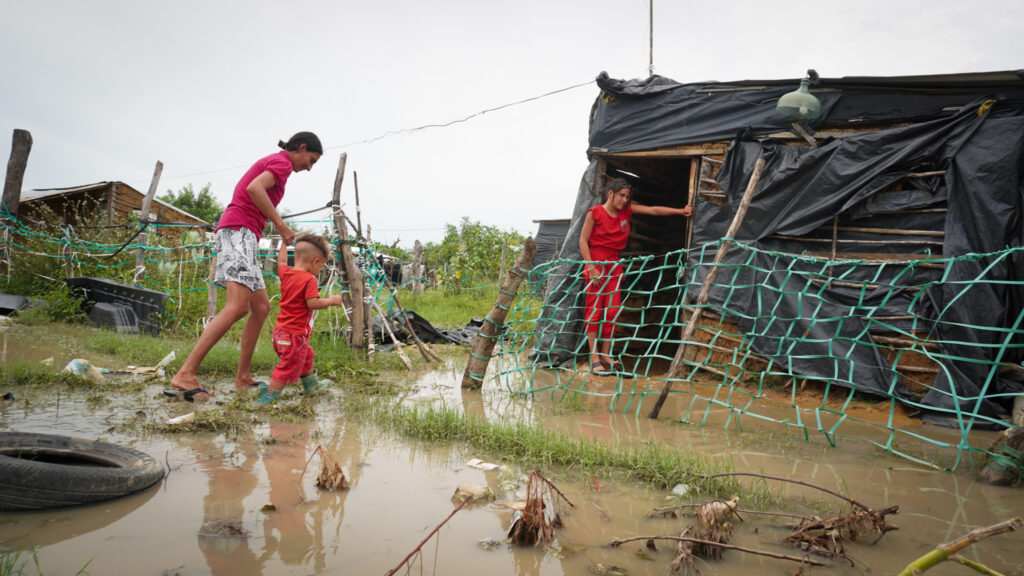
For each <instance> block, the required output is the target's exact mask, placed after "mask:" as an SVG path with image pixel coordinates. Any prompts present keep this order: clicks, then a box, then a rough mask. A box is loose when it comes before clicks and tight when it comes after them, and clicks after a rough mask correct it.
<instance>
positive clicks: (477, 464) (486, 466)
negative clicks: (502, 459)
mask: <svg viewBox="0 0 1024 576" xmlns="http://www.w3.org/2000/svg"><path fill="white" fill-rule="evenodd" d="M466 466H469V467H470V468H476V469H478V470H483V471H485V472H487V471H490V470H497V469H498V465H497V464H491V463H490V462H484V461H483V460H481V459H479V458H473V459H472V460H470V461H469V462H466Z"/></svg>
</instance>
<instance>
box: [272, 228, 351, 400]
mask: <svg viewBox="0 0 1024 576" xmlns="http://www.w3.org/2000/svg"><path fill="white" fill-rule="evenodd" d="M294 253H295V267H294V268H293V267H291V266H288V246H287V244H285V243H282V244H281V249H280V250H279V251H278V253H277V274H278V276H279V277H280V278H281V311H280V312H279V313H278V315H277V323H276V324H275V325H274V332H273V339H274V352H277V356H278V358H280V359H281V362H280V363H279V364H278V365H277V366H275V367H274V373H273V374H272V376H271V379H270V384H269V385H267V384H261V385H260V387H259V396H258V397H257V401H258V402H259V403H260V404H270V403H272V402H275V401H277V399H278V397H279V396H280V395H281V390H283V389H284V387H285V385H286V384H291V383H293V382H299V381H301V382H302V391H303V393H305V394H309V393H311V392H313V391H315V390H317V389H319V388H320V382H319V380H318V379H317V376H316V370H315V369H314V368H313V348H312V347H311V346H310V345H309V335H310V333H311V332H312V330H313V319H314V317H315V315H314V314H313V311H314V310H320V309H322V308H327V307H328V306H341V305H342V301H341V296H331V297H330V298H321V297H320V289H319V287H318V286H317V275H318V274H320V269H321V268H323V265H324V262H326V261H327V256H328V254H329V250H328V247H327V241H326V240H324V239H323V237H322V236H317V235H315V234H303V235H301V236H299V237H298V238H296V239H295V252H294Z"/></svg>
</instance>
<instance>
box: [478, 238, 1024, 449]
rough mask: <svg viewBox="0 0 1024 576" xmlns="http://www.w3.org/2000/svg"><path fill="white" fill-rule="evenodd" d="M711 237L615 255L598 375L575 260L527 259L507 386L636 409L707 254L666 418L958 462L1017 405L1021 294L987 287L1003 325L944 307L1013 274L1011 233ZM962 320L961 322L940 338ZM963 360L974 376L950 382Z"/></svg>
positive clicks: (658, 386)
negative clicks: (906, 255)
mask: <svg viewBox="0 0 1024 576" xmlns="http://www.w3.org/2000/svg"><path fill="white" fill-rule="evenodd" d="M721 245H722V241H719V242H717V243H712V244H709V245H706V246H703V247H701V248H697V249H694V250H692V251H686V250H680V251H676V252H671V253H668V254H664V255H658V256H643V257H635V258H630V259H626V260H623V261H621V266H622V268H623V270H624V273H623V278H622V281H621V288H620V293H621V299H622V302H623V305H622V309H621V312H620V314H619V315H618V317H617V318H616V319H615V321H614V322H615V326H616V329H615V332H614V336H613V337H612V338H611V339H610V341H611V354H612V356H613V357H614V358H616V359H619V360H621V361H622V363H623V365H624V370H623V372H622V373H619V374H615V375H612V376H608V375H600V374H595V373H593V372H591V371H590V367H589V364H590V361H589V357H588V351H589V347H588V344H587V341H586V337H585V333H584V327H583V323H582V318H583V316H584V303H585V298H586V294H585V290H584V283H585V280H584V278H583V276H582V264H583V263H582V262H578V261H569V260H555V261H552V262H549V263H547V264H544V265H542V266H539V267H537V268H535V269H534V270H533V271H532V272H531V277H532V279H533V282H531V283H529V285H527V284H526V283H524V285H523V287H522V288H521V289H520V292H521V294H520V297H519V298H518V299H517V301H516V304H515V306H514V307H513V308H512V309H511V310H510V312H509V314H508V317H507V320H506V326H505V332H504V338H503V339H502V340H501V347H500V352H499V353H497V354H496V356H497V359H498V367H497V377H498V378H499V379H500V380H501V381H502V382H503V383H504V385H505V386H506V387H507V389H508V390H509V391H510V392H512V393H524V394H537V393H541V392H543V393H547V394H551V395H552V396H554V397H556V398H559V399H560V398H565V397H573V398H580V397H583V398H586V397H592V398H593V399H601V400H602V401H603V402H605V403H607V406H608V409H609V410H612V411H621V412H624V413H632V414H636V415H637V416H644V417H646V416H647V415H648V414H649V412H650V410H651V409H652V407H653V405H654V403H655V401H656V398H657V396H658V395H659V394H660V393H661V390H662V389H663V388H664V387H665V385H666V383H667V382H668V380H667V379H666V377H665V375H666V373H667V371H668V368H669V365H670V362H671V360H672V359H673V357H674V355H675V353H676V352H677V350H678V349H679V346H680V344H681V343H682V341H681V337H682V334H683V329H684V328H685V326H686V324H687V322H688V320H689V318H690V316H691V314H692V313H693V311H694V309H695V308H696V306H694V305H693V304H692V303H693V302H695V301H696V300H697V298H696V296H697V294H698V292H699V291H700V289H701V284H702V281H703V278H704V274H706V273H707V271H708V270H709V269H710V267H711V266H718V267H719V269H718V272H717V275H716V277H715V281H714V283H713V285H712V289H711V294H712V297H711V299H710V300H709V302H710V303H709V304H706V305H704V306H703V311H702V317H701V319H700V320H699V322H698V326H699V329H698V330H697V331H696V336H695V337H694V338H692V340H693V341H692V342H690V343H688V346H687V349H688V350H690V351H691V352H692V354H687V355H686V357H685V359H684V361H683V363H682V369H681V370H680V371H679V372H678V373H677V375H676V377H675V378H673V379H672V380H671V384H672V391H671V392H670V398H671V399H672V402H673V403H674V405H675V412H674V413H672V414H671V417H673V418H679V419H681V420H683V421H685V422H688V423H693V424H698V425H707V424H710V423H720V424H722V425H725V426H735V427H737V428H740V429H744V428H745V427H755V426H761V425H769V426H770V425H782V426H784V427H788V428H792V429H796V430H798V431H799V432H800V434H801V435H802V436H804V437H806V438H810V437H811V436H812V435H820V436H822V437H824V438H825V439H826V440H827V441H828V442H829V443H830V444H832V445H833V446H834V445H836V444H837V443H838V442H839V440H840V439H842V438H857V439H860V440H865V441H868V442H871V443H872V444H874V445H876V446H877V447H878V448H880V449H882V450H884V451H886V452H891V453H893V454H897V455H899V456H902V457H905V458H909V459H912V460H915V461H918V462H926V463H929V464H932V465H936V466H940V467H944V468H956V467H957V466H958V465H960V464H962V463H963V462H964V461H970V462H971V463H972V464H973V463H975V462H974V460H973V456H975V455H978V454H979V453H982V452H985V450H986V449H988V448H989V447H990V444H991V441H992V438H991V435H990V434H988V435H986V434H972V431H976V430H981V429H1001V428H1005V427H1006V426H1008V420H1009V419H1010V417H1011V416H1010V412H1011V411H1012V409H1013V406H1014V403H1015V401H1016V402H1018V406H1019V407H1024V406H1021V404H1020V402H1021V400H1020V399H1018V397H1019V396H1020V395H1021V394H1022V391H1021V390H1022V388H1021V383H1022V382H1024V378H1021V374H1024V366H1022V364H1021V359H1022V358H1024V331H1022V323H1024V310H1021V309H1005V307H1006V302H997V303H993V304H994V307H993V309H995V310H998V309H1000V306H1002V307H1003V313H1004V318H1005V320H1006V322H1005V324H1004V325H1000V321H999V319H998V318H995V317H994V318H992V319H991V320H992V324H990V325H971V326H963V325H962V322H961V321H960V318H959V317H958V316H957V315H956V314H955V311H956V309H957V303H958V302H961V303H962V301H963V300H962V299H964V298H975V297H981V296H985V297H988V296H989V294H988V291H989V290H991V289H992V288H1000V287H1005V286H1006V285H1008V284H1010V285H1015V286H1016V287H1019V286H1020V285H1021V282H1020V281H1015V280H1007V279H1006V278H1005V276H1006V274H1005V270H1006V267H1007V266H1009V267H1011V268H1012V266H1013V265H1014V263H1015V262H1016V263H1019V262H1021V261H1022V260H1021V259H1022V257H1024V248H1014V249H1007V250H1004V251H1000V252H995V253H991V254H972V255H966V256H962V257H959V258H925V259H923V260H913V261H883V262H879V261H863V260H849V261H835V260H828V259H817V258H812V257H807V256H802V255H794V254H786V253H778V252H771V251H766V250H761V249H759V248H757V247H754V246H751V245H745V244H734V245H733V247H732V248H731V256H730V257H729V258H728V259H726V261H725V262H723V263H720V264H716V263H715V262H714V260H715V255H716V254H717V252H718V248H719V247H720V246H721ZM926 269H927V270H928V271H929V274H925V275H922V274H920V273H919V272H920V271H921V270H926ZM995 270H1001V272H999V273H996V272H994V271H995ZM965 273H969V274H966V275H965ZM965 277H966V278H967V279H964V278H965ZM955 278H957V279H955ZM840 287H841V288H842V294H841V295H838V294H837V292H836V290H837V289H838V288H840ZM936 290H944V291H946V292H947V294H948V293H952V294H953V296H952V297H947V299H946V301H945V303H944V304H943V305H942V306H939V307H938V308H936V306H935V302H934V299H933V298H930V297H929V296H928V295H929V294H934V293H935V291H936ZM894 311H895V312H894ZM965 333H966V334H970V335H971V338H970V339H966V340H962V341H961V340H957V339H954V338H955V337H956V336H957V335H959V334H965ZM951 335H952V336H951ZM599 340H600V339H599ZM965 373H967V374H973V375H978V381H975V382H971V384H972V386H967V387H964V386H961V384H962V382H961V381H962V380H963V374H965ZM938 382H952V383H953V385H942V384H937V383H938ZM601 405H602V406H603V404H601ZM665 416H669V413H668V412H666V413H665ZM918 417H924V420H927V421H930V422H937V423H939V424H941V426H938V425H931V424H924V423H922V421H921V420H919V419H918Z"/></svg>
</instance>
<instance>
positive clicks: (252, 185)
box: [167, 132, 324, 402]
mask: <svg viewBox="0 0 1024 576" xmlns="http://www.w3.org/2000/svg"><path fill="white" fill-rule="evenodd" d="M277 145H278V146H279V147H280V148H281V149H282V150H281V151H280V152H278V153H276V154H271V155H270V156H267V157H265V158H261V159H260V160H258V161H257V162H256V163H255V164H253V165H252V167H251V168H249V170H248V171H247V172H246V173H245V175H244V176H242V179H241V180H239V181H238V184H237V185H236V186H235V192H234V195H233V196H232V197H231V203H229V204H228V207H227V208H225V209H224V214H223V215H221V217H220V220H219V221H218V222H217V235H216V239H215V241H214V251H215V252H216V254H217V271H216V276H215V279H214V283H216V284H217V285H219V286H223V287H224V288H225V289H226V290H227V300H226V302H225V304H224V308H223V309H221V311H220V312H218V313H217V315H216V316H214V317H213V320H211V321H210V323H209V324H208V325H207V326H206V329H205V330H203V333H202V335H200V336H199V341H198V342H196V345H195V348H193V349H192V352H191V353H190V354H189V355H188V358H186V359H185V363H184V364H182V365H181V368H180V369H179V370H178V372H177V374H175V375H174V377H173V378H171V386H173V387H174V389H173V390H169V391H168V392H167V394H168V395H180V396H182V397H184V398H185V399H186V400H188V401H190V402H191V401H193V400H194V399H196V398H198V399H200V400H205V399H207V398H208V397H209V391H207V390H205V389H204V388H203V387H202V385H201V384H200V383H199V380H198V379H197V378H196V370H197V369H198V368H199V365H200V364H201V363H202V361H203V359H204V358H206V355H207V353H209V352H210V349H211V348H213V346H214V345H215V344H216V343H217V342H218V341H220V339H221V338H222V337H223V336H224V334H226V333H227V331H228V330H229V329H230V328H231V327H232V326H233V325H234V324H235V322H238V321H239V320H241V319H242V318H244V317H245V316H246V314H248V315H249V318H248V319H247V320H246V321H245V327H244V328H243V329H242V341H241V343H240V351H239V356H238V372H237V373H236V374H235V389H237V390H242V389H246V390H247V389H249V388H251V387H253V386H255V385H256V384H257V383H256V382H254V381H253V378H252V374H251V372H250V364H251V363H252V353H253V350H255V348H256V341H257V340H258V339H259V335H260V330H261V329H262V327H263V321H264V320H266V319H267V315H268V314H269V313H270V299H269V298H268V297H267V287H266V285H265V284H264V283H263V271H262V269H261V268H260V262H259V257H258V252H257V248H258V242H259V239H260V236H261V235H262V233H263V227H264V226H266V224H267V220H270V221H271V222H273V223H274V226H276V227H277V231H278V233H279V234H280V235H281V241H282V242H284V243H285V245H288V244H291V243H292V240H294V238H295V233H294V232H292V229H291V228H289V227H288V225H287V224H285V222H284V220H282V219H281V215H280V214H278V213H277V205H278V204H279V203H280V202H281V198H282V197H283V196H284V188H285V184H287V182H288V176H290V175H291V173H292V172H302V171H303V170H310V169H311V168H313V165H314V164H316V162H317V160H319V159H320V156H321V155H322V154H323V152H324V149H323V146H322V145H321V144H320V139H319V138H317V136H316V134H313V133H312V132H299V133H298V134H296V135H294V136H292V137H291V139H290V140H288V142H287V143H286V142H278V144H277Z"/></svg>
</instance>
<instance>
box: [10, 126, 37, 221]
mask: <svg viewBox="0 0 1024 576" xmlns="http://www.w3.org/2000/svg"><path fill="white" fill-rule="evenodd" d="M31 151H32V134H31V133H30V132H29V131H28V130H18V129H16V130H15V131H14V136H13V137H12V139H11V157H10V159H9V160H8V161H7V177H6V178H5V179H4V196H3V202H4V207H5V208H6V209H7V212H9V213H10V214H12V215H14V216H17V215H18V204H20V203H21V184H22V182H23V181H24V180H25V167H26V166H28V154H29V152H31Z"/></svg>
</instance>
